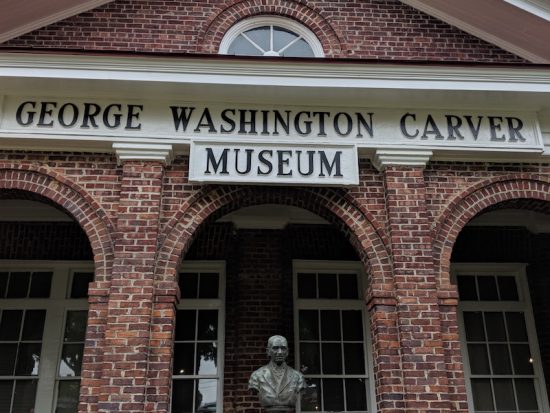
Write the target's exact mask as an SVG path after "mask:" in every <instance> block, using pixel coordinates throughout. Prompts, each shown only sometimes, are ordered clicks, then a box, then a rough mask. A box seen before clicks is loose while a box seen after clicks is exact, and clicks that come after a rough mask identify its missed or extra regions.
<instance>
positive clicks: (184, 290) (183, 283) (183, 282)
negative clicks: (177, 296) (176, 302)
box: [178, 273, 199, 298]
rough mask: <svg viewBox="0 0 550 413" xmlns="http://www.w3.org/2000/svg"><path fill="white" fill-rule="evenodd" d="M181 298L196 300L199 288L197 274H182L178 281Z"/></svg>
mask: <svg viewBox="0 0 550 413" xmlns="http://www.w3.org/2000/svg"><path fill="white" fill-rule="evenodd" d="M178 283H179V286H180V293H181V298H197V297H198V296H199V294H198V287H199V274H196V273H182V274H180V276H179V280H178Z"/></svg>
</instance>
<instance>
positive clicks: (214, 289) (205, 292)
mask: <svg viewBox="0 0 550 413" xmlns="http://www.w3.org/2000/svg"><path fill="white" fill-rule="evenodd" d="M219 284H220V276H219V275H218V274H201V275H200V286H199V298H218V296H219V292H218V286H219Z"/></svg>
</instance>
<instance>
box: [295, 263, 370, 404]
mask: <svg viewBox="0 0 550 413" xmlns="http://www.w3.org/2000/svg"><path fill="white" fill-rule="evenodd" d="M304 272H310V273H315V274H320V273H330V274H332V273H335V272H336V273H338V274H345V273H352V274H357V276H358V286H357V288H358V293H359V298H358V299H317V298H313V299H304V298H302V299H300V298H298V276H297V275H298V273H304ZM366 287H367V276H366V274H365V271H364V268H363V265H362V264H361V262H359V261H323V260H292V300H293V304H294V305H293V307H294V311H293V313H294V314H293V317H294V318H293V319H294V354H295V357H294V360H295V364H296V366H299V365H300V332H299V326H298V316H299V311H300V309H318V310H321V309H325V310H327V309H335V310H361V311H362V313H363V341H364V348H365V355H364V356H365V364H366V371H365V374H362V375H344V374H340V375H336V376H334V375H330V374H324V373H322V372H320V373H319V374H315V375H314V376H322V377H326V378H330V377H338V378H340V377H343V376H349V377H355V376H361V377H365V376H366V377H367V379H368V383H369V386H368V390H367V392H368V394H367V410H368V411H369V412H374V411H376V393H375V381H374V366H373V359H372V351H371V349H372V339H371V333H370V328H369V326H370V320H369V313H368V311H367V309H366V306H365V302H364V300H363V299H362V297H363V291H365V290H366ZM319 341H322V340H321V337H319ZM343 361H344V357H343V355H342V362H343ZM298 369H299V368H298ZM296 412H297V413H299V412H300V401H299V400H298V406H297V408H296Z"/></svg>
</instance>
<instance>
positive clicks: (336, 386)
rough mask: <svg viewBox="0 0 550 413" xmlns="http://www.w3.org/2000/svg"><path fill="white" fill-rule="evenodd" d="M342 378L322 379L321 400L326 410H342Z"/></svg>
mask: <svg viewBox="0 0 550 413" xmlns="http://www.w3.org/2000/svg"><path fill="white" fill-rule="evenodd" d="M342 385H343V380H341V379H324V380H323V400H324V402H325V403H324V404H325V405H324V408H323V410H326V411H337V412H338V411H342V410H344V391H343V388H342Z"/></svg>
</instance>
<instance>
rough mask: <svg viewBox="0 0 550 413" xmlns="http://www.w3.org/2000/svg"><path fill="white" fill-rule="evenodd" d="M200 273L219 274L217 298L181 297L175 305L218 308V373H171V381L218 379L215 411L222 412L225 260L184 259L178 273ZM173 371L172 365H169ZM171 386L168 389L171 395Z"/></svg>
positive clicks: (178, 308)
mask: <svg viewBox="0 0 550 413" xmlns="http://www.w3.org/2000/svg"><path fill="white" fill-rule="evenodd" d="M184 272H189V273H194V272H197V273H201V272H215V273H218V274H219V277H220V278H219V286H218V288H219V291H218V298H181V299H180V302H179V303H178V305H177V307H176V311H177V310H209V309H212V310H218V374H217V375H216V376H215V377H214V375H212V377H210V375H208V376H205V375H197V374H191V375H185V376H178V375H174V374H172V381H171V383H172V384H173V383H174V379H176V380H177V379H190V380H191V379H195V380H198V379H204V378H207V379H208V378H213V379H214V378H215V379H217V380H218V393H217V400H216V413H223V381H224V366H225V284H226V281H225V280H226V274H225V261H217V260H212V261H184V262H182V264H181V266H180V268H179V270H178V274H179V273H184ZM170 369H171V370H172V371H173V367H172V366H170ZM172 391H173V386H172V388H171V391H170V396H171V395H172ZM171 404H172V397H170V411H172V406H171Z"/></svg>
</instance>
